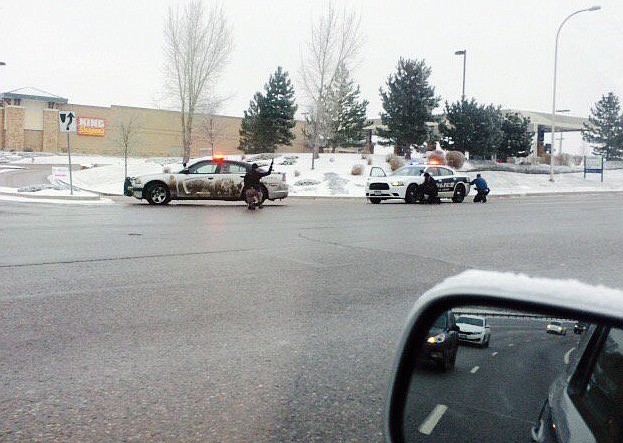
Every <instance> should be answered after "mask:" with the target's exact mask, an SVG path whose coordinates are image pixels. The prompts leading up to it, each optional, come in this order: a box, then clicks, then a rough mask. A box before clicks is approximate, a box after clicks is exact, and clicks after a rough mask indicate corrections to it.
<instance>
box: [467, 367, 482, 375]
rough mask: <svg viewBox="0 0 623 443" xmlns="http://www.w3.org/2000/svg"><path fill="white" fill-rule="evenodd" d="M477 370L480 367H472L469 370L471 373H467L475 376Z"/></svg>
mask: <svg viewBox="0 0 623 443" xmlns="http://www.w3.org/2000/svg"><path fill="white" fill-rule="evenodd" d="M478 369H480V366H474V367H473V368H472V370H471V371H469V372H471V373H472V374H475V373H476V371H478Z"/></svg>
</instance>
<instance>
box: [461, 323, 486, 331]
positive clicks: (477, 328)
mask: <svg viewBox="0 0 623 443" xmlns="http://www.w3.org/2000/svg"><path fill="white" fill-rule="evenodd" d="M456 325H457V326H458V327H459V329H460V330H461V332H482V331H484V330H485V328H484V327H482V326H476V325H468V324H466V323H457V324H456Z"/></svg>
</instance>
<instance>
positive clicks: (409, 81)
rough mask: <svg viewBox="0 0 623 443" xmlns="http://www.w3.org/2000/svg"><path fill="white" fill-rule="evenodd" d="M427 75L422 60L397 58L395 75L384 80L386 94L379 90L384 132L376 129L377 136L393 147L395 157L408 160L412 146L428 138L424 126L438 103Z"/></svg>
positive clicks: (427, 68) (428, 72) (429, 120)
mask: <svg viewBox="0 0 623 443" xmlns="http://www.w3.org/2000/svg"><path fill="white" fill-rule="evenodd" d="M431 72H432V71H431V68H429V67H428V66H426V63H425V62H424V60H409V59H403V58H401V59H400V60H399V61H398V66H397V70H396V73H394V74H391V75H390V76H389V78H388V79H387V84H386V88H387V90H384V89H383V88H381V89H380V93H381V99H382V102H383V109H384V112H382V113H381V122H382V123H383V125H385V126H386V127H387V129H385V128H377V133H378V134H379V135H380V136H381V137H384V138H386V139H389V141H390V142H391V143H392V144H394V146H395V151H396V153H397V154H406V155H407V156H409V155H410V153H411V149H410V147H411V146H412V145H421V144H422V143H424V142H425V141H427V140H428V138H429V130H428V127H427V126H426V123H428V122H431V121H433V114H432V112H433V109H434V108H435V107H436V106H437V104H438V103H439V98H438V97H436V96H435V88H434V87H433V86H431V85H430V84H429V82H428V78H429V77H430V74H431Z"/></svg>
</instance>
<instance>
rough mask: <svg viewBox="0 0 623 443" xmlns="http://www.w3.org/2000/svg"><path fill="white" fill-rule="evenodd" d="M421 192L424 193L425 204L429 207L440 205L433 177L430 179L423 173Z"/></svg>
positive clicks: (437, 189) (426, 173)
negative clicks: (435, 204)
mask: <svg viewBox="0 0 623 443" xmlns="http://www.w3.org/2000/svg"><path fill="white" fill-rule="evenodd" d="M422 191H423V193H424V197H425V198H426V202H427V203H428V204H429V205H432V204H433V203H437V204H440V203H441V199H440V198H439V188H438V187H437V182H436V181H435V179H434V178H433V177H431V175H430V174H429V173H428V172H425V173H424V183H423V184H422Z"/></svg>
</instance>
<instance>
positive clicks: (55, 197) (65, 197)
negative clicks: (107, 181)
mask: <svg viewBox="0 0 623 443" xmlns="http://www.w3.org/2000/svg"><path fill="white" fill-rule="evenodd" d="M0 195H6V196H9V197H20V198H30V199H33V200H74V201H99V200H101V199H100V196H99V195H94V196H92V197H91V196H87V195H75V196H69V195H36V193H30V192H5V191H0Z"/></svg>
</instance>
